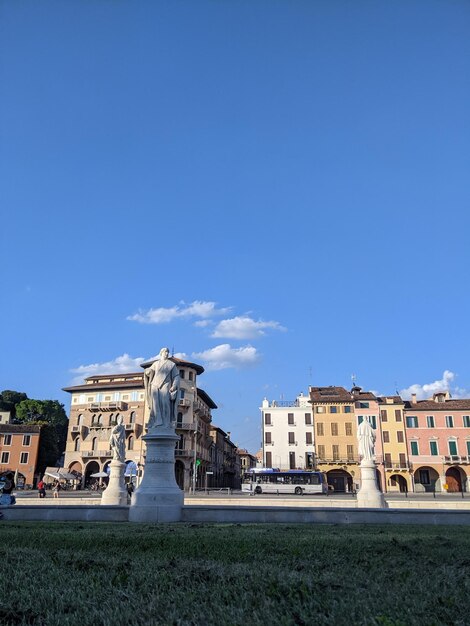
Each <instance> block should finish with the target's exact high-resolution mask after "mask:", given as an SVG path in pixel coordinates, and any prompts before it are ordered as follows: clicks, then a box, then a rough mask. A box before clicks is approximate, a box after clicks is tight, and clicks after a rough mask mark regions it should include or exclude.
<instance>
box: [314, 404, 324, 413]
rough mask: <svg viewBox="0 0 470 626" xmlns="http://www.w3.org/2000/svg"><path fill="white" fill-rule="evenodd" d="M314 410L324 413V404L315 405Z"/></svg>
mask: <svg viewBox="0 0 470 626" xmlns="http://www.w3.org/2000/svg"><path fill="white" fill-rule="evenodd" d="M316 411H317V413H324V412H325V407H324V406H317V407H316Z"/></svg>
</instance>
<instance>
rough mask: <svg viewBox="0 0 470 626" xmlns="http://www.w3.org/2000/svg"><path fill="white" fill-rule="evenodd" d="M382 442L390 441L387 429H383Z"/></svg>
mask: <svg viewBox="0 0 470 626" xmlns="http://www.w3.org/2000/svg"><path fill="white" fill-rule="evenodd" d="M383 437H384V443H390V435H389V432H388V430H384V431H383Z"/></svg>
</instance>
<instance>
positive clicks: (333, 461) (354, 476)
mask: <svg viewBox="0 0 470 626" xmlns="http://www.w3.org/2000/svg"><path fill="white" fill-rule="evenodd" d="M310 400H311V403H312V409H313V421H314V427H315V446H316V465H317V468H318V469H319V470H321V471H322V472H325V473H326V476H327V479H328V484H330V485H331V486H332V487H333V488H334V490H335V491H338V492H342V491H351V490H352V489H353V488H354V487H355V486H356V485H357V483H358V481H359V458H358V449H357V426H356V416H355V412H354V409H355V406H354V405H355V398H354V396H353V395H352V394H351V393H350V392H349V391H347V390H346V389H345V388H344V387H310Z"/></svg>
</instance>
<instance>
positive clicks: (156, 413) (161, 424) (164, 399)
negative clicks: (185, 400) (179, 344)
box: [144, 348, 180, 429]
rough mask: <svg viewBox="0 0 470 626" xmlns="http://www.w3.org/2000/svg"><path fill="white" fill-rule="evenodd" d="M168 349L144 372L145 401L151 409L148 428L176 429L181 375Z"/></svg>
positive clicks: (161, 352)
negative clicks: (170, 357)
mask: <svg viewBox="0 0 470 626" xmlns="http://www.w3.org/2000/svg"><path fill="white" fill-rule="evenodd" d="M169 354H170V351H169V350H168V348H162V349H161V350H160V358H159V359H158V360H157V361H154V362H153V363H152V365H151V366H150V367H148V368H147V369H146V370H145V371H144V386H145V399H146V401H147V404H148V406H149V409H150V415H149V420H148V428H149V429H150V428H165V429H167V428H173V429H174V428H175V424H176V405H177V400H178V390H179V383H180V375H179V371H178V368H177V367H176V365H175V364H174V362H173V361H172V360H171V359H169V358H168V357H169Z"/></svg>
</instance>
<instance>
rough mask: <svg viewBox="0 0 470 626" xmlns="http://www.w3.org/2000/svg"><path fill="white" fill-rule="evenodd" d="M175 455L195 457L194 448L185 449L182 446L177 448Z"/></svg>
mask: <svg viewBox="0 0 470 626" xmlns="http://www.w3.org/2000/svg"><path fill="white" fill-rule="evenodd" d="M175 456H176V457H182V456H184V457H193V456H194V450H183V449H181V448H175Z"/></svg>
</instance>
